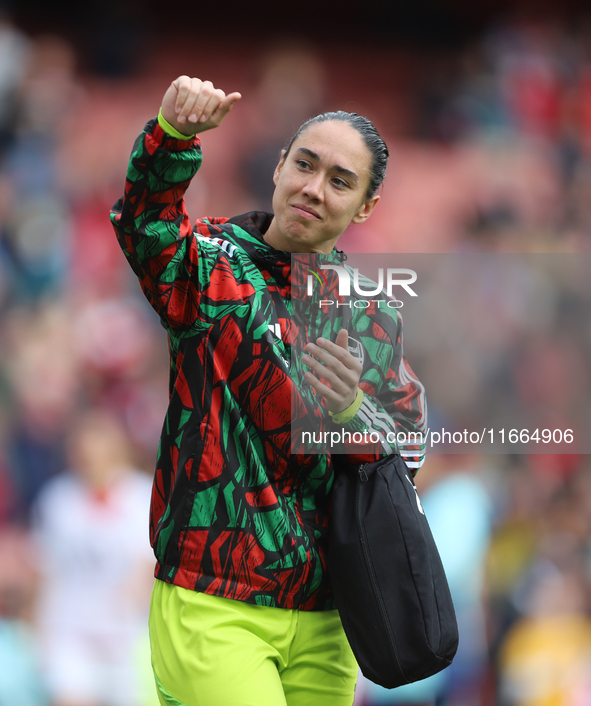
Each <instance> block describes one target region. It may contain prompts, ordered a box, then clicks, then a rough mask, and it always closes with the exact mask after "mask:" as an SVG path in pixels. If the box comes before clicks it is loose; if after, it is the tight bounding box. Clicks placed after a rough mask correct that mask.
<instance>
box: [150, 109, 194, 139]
mask: <svg viewBox="0 0 591 706" xmlns="http://www.w3.org/2000/svg"><path fill="white" fill-rule="evenodd" d="M158 125H160V127H161V128H162V129H163V130H164V132H165V133H166V134H167V135H170V136H171V137H175V138H176V139H177V140H192V139H193V138H194V137H195V133H193V134H192V135H183V133H182V132H179V131H178V130H177V129H176V128H174V127H172V125H171V124H170V123H169V122H168V120H166V118H165V117H164V116H163V115H162V108H160V110H159V111H158Z"/></svg>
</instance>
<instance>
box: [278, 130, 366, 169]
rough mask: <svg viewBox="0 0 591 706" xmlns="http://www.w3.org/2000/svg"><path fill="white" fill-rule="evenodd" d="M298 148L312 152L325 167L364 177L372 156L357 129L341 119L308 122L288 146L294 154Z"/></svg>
mask: <svg viewBox="0 0 591 706" xmlns="http://www.w3.org/2000/svg"><path fill="white" fill-rule="evenodd" d="M300 147H305V148H306V149H309V150H311V151H312V152H315V153H316V154H317V155H318V156H319V157H320V159H321V161H322V162H326V165H327V166H339V167H343V168H345V169H349V170H351V171H353V172H355V173H356V174H357V175H358V176H359V177H367V178H368V179H369V172H370V168H371V161H372V155H371V152H370V150H369V149H368V147H367V145H366V144H365V142H364V141H363V138H362V137H361V135H360V134H359V133H358V132H357V130H356V129H355V128H354V127H352V126H351V125H349V123H346V122H343V121H342V120H326V121H323V122H319V123H312V124H311V125H309V126H308V127H307V128H306V129H305V130H304V131H303V132H302V133H301V135H299V136H298V137H297V138H296V140H295V141H294V143H293V145H292V150H293V151H294V152H295V151H297V150H298V148H300Z"/></svg>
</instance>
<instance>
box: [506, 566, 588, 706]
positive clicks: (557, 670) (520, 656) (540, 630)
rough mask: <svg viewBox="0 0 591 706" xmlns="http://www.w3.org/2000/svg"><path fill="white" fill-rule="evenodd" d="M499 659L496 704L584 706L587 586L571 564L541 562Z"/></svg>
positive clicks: (586, 663)
mask: <svg viewBox="0 0 591 706" xmlns="http://www.w3.org/2000/svg"><path fill="white" fill-rule="evenodd" d="M530 579H531V581H530V587H529V592H528V595H527V597H526V598H525V600H526V604H527V609H526V611H525V615H524V616H523V617H521V618H520V619H519V620H517V622H516V623H515V624H514V625H513V626H512V627H511V629H510V630H509V632H508V634H507V635H506V637H505V640H504V642H503V644H502V646H501V651H500V659H499V676H500V689H499V701H498V703H500V704H501V705H502V706H584V705H585V704H588V703H589V702H590V698H591V617H590V616H589V600H588V595H587V593H588V589H587V587H586V586H585V582H584V578H583V576H582V575H581V573H580V571H579V570H577V568H576V567H571V568H570V569H566V568H565V567H560V566H557V565H555V564H552V563H549V562H544V563H540V564H538V565H537V566H536V570H535V572H534V574H533V575H532V576H531V577H530Z"/></svg>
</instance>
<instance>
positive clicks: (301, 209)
mask: <svg viewBox="0 0 591 706" xmlns="http://www.w3.org/2000/svg"><path fill="white" fill-rule="evenodd" d="M291 207H292V208H293V210H294V211H295V212H296V213H297V214H298V215H300V216H302V218H310V219H314V220H318V221H319V220H321V218H320V214H319V213H318V211H315V210H314V209H313V208H312V207H311V206H306V204H303V203H293V204H291Z"/></svg>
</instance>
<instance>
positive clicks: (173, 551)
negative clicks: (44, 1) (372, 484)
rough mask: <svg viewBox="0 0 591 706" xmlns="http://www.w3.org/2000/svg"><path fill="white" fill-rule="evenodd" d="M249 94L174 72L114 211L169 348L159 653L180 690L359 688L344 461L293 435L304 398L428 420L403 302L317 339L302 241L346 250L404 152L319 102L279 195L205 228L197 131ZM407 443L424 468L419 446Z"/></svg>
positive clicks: (410, 458) (299, 695) (233, 698)
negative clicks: (404, 326)
mask: <svg viewBox="0 0 591 706" xmlns="http://www.w3.org/2000/svg"><path fill="white" fill-rule="evenodd" d="M239 99H240V94H239V93H231V94H229V95H227V96H226V95H225V93H224V92H223V91H221V90H219V89H215V88H214V87H213V86H212V84H211V83H210V82H208V81H205V82H203V81H201V80H199V79H196V78H189V77H187V76H181V77H179V78H178V79H176V80H175V81H173V83H172V84H171V85H170V86H169V88H168V90H167V91H166V93H165V95H164V98H163V100H162V107H161V111H160V114H159V117H158V119H153V120H151V121H150V122H149V123H148V124H147V125H146V128H145V129H144V132H143V133H142V135H140V137H139V138H138V140H137V141H136V144H135V146H134V149H133V153H132V156H131V161H130V166H129V170H128V175H127V184H126V189H125V196H124V197H123V198H122V199H120V200H119V201H118V202H117V204H115V206H114V208H113V212H112V214H111V219H112V222H113V224H114V226H115V230H116V233H117V236H118V238H119V242H120V244H121V246H122V248H123V251H124V253H125V255H126V256H127V258H128V260H129V262H130V264H131V266H132V268H133V269H134V271H135V272H136V274H137V275H138V277H139V279H140V283H141V285H142V288H143V290H144V293H145V295H146V297H147V298H148V300H149V301H150V303H151V304H152V306H153V307H154V308H155V309H156V311H157V312H158V314H159V315H160V317H161V320H162V322H163V324H164V326H165V327H166V329H167V332H168V338H169V347H170V356H171V377H170V393H171V397H170V404H169V408H168V412H167V415H166V420H165V423H164V429H163V432H162V438H161V445H160V452H159V457H158V461H157V466H156V474H155V480H154V489H153V495H152V509H151V539H152V545H153V547H154V550H155V554H156V557H157V560H158V561H157V566H156V578H157V581H156V584H155V587H154V592H153V597H152V609H151V617H150V632H151V639H152V655H153V666H154V671H155V675H156V681H157V685H158V690H159V696H160V700H161V702H162V703H163V704H171V703H175V704H176V703H181V704H185V705H186V706H208V705H209V704H212V705H213V704H215V705H216V706H225V705H227V706H240V705H242V704H244V705H246V704H256V705H257V706H267V705H268V706H279V705H282V706H283V705H285V704H289V706H296V705H298V704H302V705H303V704H306V706H313V705H314V704H323V705H325V704H330V705H333V704H334V706H340V705H341V704H342V705H343V706H344V705H345V704H347V705H350V704H351V703H352V701H353V692H354V686H355V681H356V674H357V667H356V664H355V660H354V658H353V655H352V653H351V650H350V648H349V646H348V644H347V641H346V638H345V636H344V633H343V630H342V626H341V623H340V619H339V616H338V613H337V611H336V610H335V606H334V601H333V597H332V593H331V589H330V581H329V579H328V576H327V572H326V546H327V528H328V519H329V502H330V489H331V486H332V481H333V465H332V460H331V456H330V455H328V454H315V453H306V452H305V451H304V452H302V453H298V454H295V453H290V450H291V445H290V441H291V439H290V437H291V434H290V431H291V428H292V427H293V426H294V423H295V426H296V427H297V423H298V420H299V419H300V417H305V416H307V415H313V416H314V417H315V418H316V419H317V420H318V422H319V424H321V425H323V428H327V426H329V425H333V424H334V425H338V426H339V427H340V428H341V429H346V430H353V431H368V430H369V431H372V430H374V431H376V433H378V432H379V434H380V439H383V438H384V436H385V433H386V432H387V431H392V432H396V431H397V430H399V429H404V430H415V429H418V428H420V427H421V425H422V424H423V422H424V404H423V398H422V387H421V385H420V383H419V382H418V380H417V379H416V377H415V376H414V374H413V373H412V371H411V370H410V368H409V367H408V366H407V365H406V363H405V361H404V359H403V357H402V346H401V321H400V317H399V316H398V314H397V312H396V310H395V309H388V310H380V311H375V312H373V314H372V315H369V314H365V313H364V314H363V315H364V316H366V317H367V316H371V317H372V326H371V327H370V329H371V333H369V334H368V333H366V334H365V335H363V336H362V335H359V334H357V336H358V338H359V339H360V340H358V341H356V345H355V346H354V347H353V348H352V350H354V351H355V352H356V354H355V355H354V354H353V353H351V352H350V350H349V343H348V335H349V334H348V329H347V328H343V327H342V324H343V318H342V316H341V315H339V317H336V318H335V317H333V318H332V319H331V320H330V322H329V327H328V328H327V327H326V326H325V327H324V329H322V331H323V334H324V335H323V336H322V337H321V338H318V339H316V340H315V341H314V342H312V341H307V340H306V336H307V332H308V327H307V326H301V327H298V326H296V325H295V324H294V322H293V321H292V320H291V318H290V307H291V293H292V266H291V254H292V253H318V254H319V255H318V257H320V258H323V257H325V258H329V259H330V258H331V257H334V256H335V254H334V253H335V251H334V246H335V244H336V242H337V240H338V238H339V236H340V235H341V233H342V232H343V231H344V230H345V228H346V227H347V226H348V225H349V224H350V223H362V222H363V221H365V220H366V219H367V218H369V216H370V215H371V213H372V211H373V209H374V208H375V206H376V204H377V202H378V200H379V196H378V195H377V193H376V192H377V189H378V188H379V185H380V183H381V180H382V179H383V177H384V174H385V167H386V161H387V154H388V153H387V149H386V146H385V144H384V143H383V141H382V140H381V138H380V137H379V135H378V134H377V132H376V130H375V128H374V127H373V125H372V124H371V123H370V122H369V121H368V120H367V119H365V118H362V117H361V116H357V115H355V114H349V113H342V112H340V113H328V114H324V115H321V116H318V117H317V118H314V119H312V120H311V121H309V122H308V123H305V124H304V125H303V126H302V127H301V128H300V130H299V131H298V133H297V134H296V135H295V137H294V138H293V140H292V141H291V143H290V144H289V145H288V147H287V149H286V150H285V151H284V152H283V153H282V155H281V159H280V161H279V164H278V165H277V168H276V170H275V173H274V175H273V180H274V183H275V193H274V198H273V209H274V214H268V213H262V212H252V213H248V214H243V215H241V216H235V217H233V218H211V219H208V218H203V219H200V220H198V221H197V223H196V224H195V225H194V226H193V227H191V224H190V222H189V218H188V215H187V213H186V210H185V207H184V201H183V194H184V191H185V189H186V188H187V186H188V184H189V182H190V180H191V178H192V177H193V176H194V174H195V173H196V171H197V169H198V168H199V166H200V164H201V148H200V142H199V138H198V137H197V136H196V134H197V133H201V132H204V131H206V130H208V129H212V128H217V127H219V126H220V124H221V123H222V121H223V119H224V118H225V116H226V115H227V113H228V112H229V111H230V110H231V108H232V107H233V106H234V105H235V104H236V102H237V101H238V100H239ZM337 255H338V253H337ZM339 261H340V259H339ZM350 319H351V322H352V323H354V321H353V320H352V317H350ZM310 330H312V329H310ZM349 330H351V328H350V327H349ZM296 337H297V338H299V339H300V341H302V339H303V340H304V341H305V346H306V354H305V355H303V356H298V355H296V354H295V353H294V352H293V351H294V350H295V348H294V346H293V343H294V339H295V338H296ZM361 349H363V351H365V353H367V355H365V354H364V355H363V356H360V355H358V354H357V353H358V352H359V351H360V350H361ZM302 366H306V370H307V372H304V368H303V367H302ZM294 381H296V382H297V386H296V388H294V390H293V394H292V382H294ZM292 397H293V399H292ZM292 403H293V408H294V409H295V410H296V412H295V417H294V418H292ZM298 410H299V411H298ZM298 415H299V416H298ZM390 450H391V449H390V448H389V447H387V446H386V444H385V442H384V444H383V445H382V446H381V447H380V449H378V451H377V452H378V453H382V454H383V453H384V452H389V451H390ZM375 452H376V450H375V449H372V454H371V456H370V458H373V457H374V456H375ZM402 453H403V454H404V455H405V457H406V460H407V462H408V464H409V465H411V466H413V468H414V469H416V468H418V466H419V465H420V463H421V461H422V449H421V448H419V447H417V446H408V448H406V449H402ZM351 458H352V459H353V460H357V461H358V460H360V458H362V457H360V456H358V455H357V456H353V455H351Z"/></svg>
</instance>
